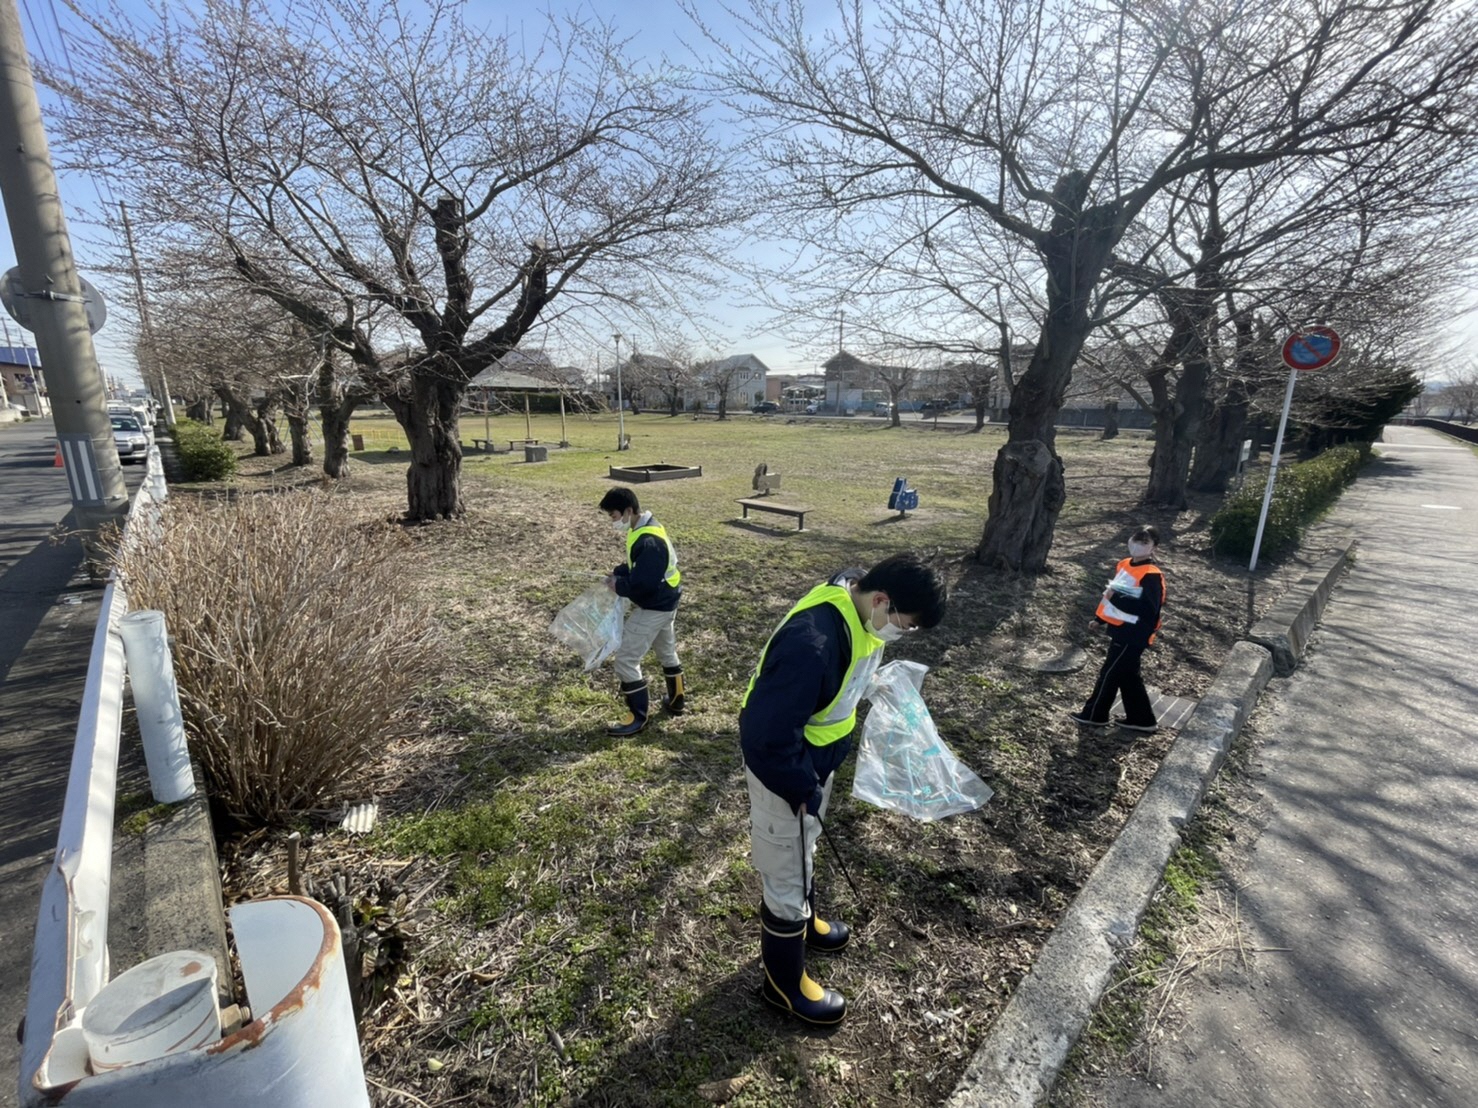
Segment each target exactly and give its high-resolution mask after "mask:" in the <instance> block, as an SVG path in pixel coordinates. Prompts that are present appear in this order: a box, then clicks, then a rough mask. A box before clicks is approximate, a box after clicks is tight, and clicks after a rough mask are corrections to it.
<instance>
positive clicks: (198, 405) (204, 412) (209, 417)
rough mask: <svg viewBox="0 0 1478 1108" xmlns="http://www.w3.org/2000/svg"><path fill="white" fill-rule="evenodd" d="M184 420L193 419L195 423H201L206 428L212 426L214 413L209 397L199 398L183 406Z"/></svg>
mask: <svg viewBox="0 0 1478 1108" xmlns="http://www.w3.org/2000/svg"><path fill="white" fill-rule="evenodd" d="M185 418H186V419H193V420H194V421H195V422H196V423H203V424H205V425H206V426H207V427H211V426H214V424H215V413H214V411H212V407H211V402H210V397H208V396H199V397H196V398H195V399H194V400H190V401H187V402H186V404H185Z"/></svg>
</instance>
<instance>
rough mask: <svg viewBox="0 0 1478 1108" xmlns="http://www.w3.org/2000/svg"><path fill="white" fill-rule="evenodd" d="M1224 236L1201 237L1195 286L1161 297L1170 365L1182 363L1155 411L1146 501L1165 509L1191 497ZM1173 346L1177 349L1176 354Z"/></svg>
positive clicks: (1185, 502) (1169, 292)
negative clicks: (1167, 322)
mask: <svg viewBox="0 0 1478 1108" xmlns="http://www.w3.org/2000/svg"><path fill="white" fill-rule="evenodd" d="M1219 251H1220V240H1219V238H1217V237H1216V236H1214V235H1211V234H1208V235H1207V236H1206V237H1205V239H1204V240H1203V242H1202V247H1201V257H1200V260H1199V261H1198V262H1197V265H1196V287H1195V288H1194V289H1189V290H1183V289H1166V290H1165V291H1164V292H1162V293H1161V295H1160V299H1161V301H1162V302H1163V303H1164V305H1165V309H1166V313H1167V314H1168V315H1169V317H1170V325H1171V340H1170V341H1171V344H1172V345H1171V346H1170V347H1167V349H1166V353H1167V354H1168V355H1170V357H1168V358H1167V359H1166V362H1165V364H1166V366H1167V367H1168V366H1169V365H1171V364H1173V362H1179V363H1180V378H1179V380H1178V381H1177V382H1176V385H1175V395H1174V397H1173V398H1170V399H1169V401H1168V403H1164V404H1163V405H1162V404H1158V403H1157V405H1156V406H1157V408H1160V407H1163V408H1164V409H1165V410H1164V411H1163V413H1162V412H1159V411H1157V412H1156V416H1155V451H1154V453H1153V454H1151V455H1150V479H1149V484H1148V485H1147V486H1146V487H1145V491H1144V503H1146V504H1154V505H1158V506H1160V507H1164V508H1177V509H1178V508H1184V507H1185V506H1186V505H1187V504H1188V503H1189V500H1190V497H1189V490H1188V488H1187V485H1188V482H1189V480H1190V472H1191V452H1192V451H1193V450H1194V449H1195V446H1196V440H1197V439H1198V438H1200V435H1201V420H1202V417H1203V416H1204V415H1205V412H1206V390H1207V388H1208V386H1209V384H1210V381H1211V372H1212V366H1211V346H1210V341H1211V328H1212V324H1213V317H1214V315H1215V311H1216V296H1215V292H1214V290H1215V288H1216V286H1217V285H1218V284H1219V281H1220V275H1219V273H1218V268H1217V267H1218V266H1219V264H1220V254H1219ZM1172 351H1173V353H1172Z"/></svg>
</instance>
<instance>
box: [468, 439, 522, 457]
mask: <svg viewBox="0 0 1478 1108" xmlns="http://www.w3.org/2000/svg"><path fill="white" fill-rule="evenodd" d="M472 449H474V450H480V451H482V452H483V453H484V454H507V453H508V451H507V450H499V449H498V447H497V444H496V443H495V442H494V441H493V440H492V439H473V440H472ZM509 449H512V448H511V447H510V448H509Z"/></svg>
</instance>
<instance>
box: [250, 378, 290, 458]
mask: <svg viewBox="0 0 1478 1108" xmlns="http://www.w3.org/2000/svg"><path fill="white" fill-rule="evenodd" d="M276 406H277V398H276V397H275V396H273V395H271V394H270V393H269V394H268V396H267V398H266V399H265V400H263V401H261V402H260V403H258V404H257V406H256V409H255V410H254V411H252V412H251V414H250V416H249V417H248V419H247V424H246V429H247V430H248V431H250V432H251V441H252V446H253V450H252V453H253V454H255V455H256V456H257V457H259V458H265V457H268V456H269V455H273V454H284V453H286V452H287V447H285V446H283V445H282V436H281V434H279V433H278V430H277V417H276V416H274V415H273V414H272V412H273V409H274V408H276Z"/></svg>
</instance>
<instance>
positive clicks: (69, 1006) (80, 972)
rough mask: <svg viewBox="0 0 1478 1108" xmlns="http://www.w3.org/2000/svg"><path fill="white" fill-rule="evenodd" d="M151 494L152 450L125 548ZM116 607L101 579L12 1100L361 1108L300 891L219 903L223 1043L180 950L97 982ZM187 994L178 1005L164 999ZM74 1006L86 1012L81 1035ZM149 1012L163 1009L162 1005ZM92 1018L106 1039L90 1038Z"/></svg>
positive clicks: (333, 982)
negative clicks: (224, 968)
mask: <svg viewBox="0 0 1478 1108" xmlns="http://www.w3.org/2000/svg"><path fill="white" fill-rule="evenodd" d="M166 495H167V493H166V489H165V484H164V474H163V468H162V465H161V462H160V457H159V450H158V448H157V447H155V448H151V449H150V451H149V461H148V470H147V473H146V477H145V480H144V485H143V487H142V488H141V489H140V490H139V492H138V494H137V495H136V496H135V498H134V501H133V504H132V506H131V507H130V509H129V514H128V520H127V524H126V526H125V531H124V538H123V541H124V542H126V543H137V542H147V541H149V540H150V539H151V538H152V537H154V533H156V528H157V524H158V518H159V512H160V510H161V504H162V502H163V500H164V498H165V496H166ZM127 610H128V599H127V597H126V596H125V594H124V591H123V587H122V584H121V583H120V582H119V581H118V580H117V579H116V578H110V579H109V582H108V585H107V589H106V591H105V592H104V594H103V602H102V612H101V614H100V615H99V617H98V624H97V631H96V633H95V634H94V635H93V642H92V658H91V662H90V664H89V666H88V671H87V683H86V687H85V690H84V692H83V697H82V708H81V714H80V717H79V719H78V723H77V742H76V745H75V747H74V748H73V751H72V766H71V770H70V774H69V776H68V779H67V791H66V799H65V801H64V803H63V807H62V818H61V830H60V832H59V833H58V835H57V847H56V857H55V860H54V861H53V863H52V866H51V870H50V872H49V873H48V874H47V876H46V882H45V884H44V886H43V887H42V892H41V911H40V914H39V916H38V918H37V921H36V943H35V947H34V948H33V951H32V955H31V984H30V993H29V995H28V997H27V1000H26V1021H25V1031H24V1035H23V1038H22V1046H21V1070H20V1087H19V1092H20V1103H21V1105H22V1106H23V1108H33V1106H40V1105H52V1104H64V1105H77V1106H82V1108H91V1106H102V1105H106V1106H107V1108H176V1106H178V1108H185V1106H191V1108H193V1106H195V1105H199V1104H202V1103H206V1104H210V1103H223V1104H224V1103H230V1104H233V1105H241V1106H256V1105H260V1106H261V1108H268V1106H271V1108H299V1106H301V1108H321V1106H327V1105H333V1106H334V1108H340V1106H343V1108H356V1106H359V1105H368V1104H369V1095H368V1092H367V1089H366V1086H365V1079H364V1069H363V1065H362V1062H361V1059H360V1054H359V1040H358V1036H357V1032H356V1030H355V1025H354V1015H353V1011H352V1008H351V1005H350V1001H349V983H348V977H347V975H346V974H345V971H344V955H343V949H342V946H341V945H340V938H339V929H338V925H337V924H336V923H335V922H334V920H333V917H332V916H331V915H330V914H329V913H328V911H327V910H326V909H324V908H323V906H322V905H320V904H318V903H316V902H314V901H311V900H306V899H303V898H299V897H273V898H269V899H265V900H260V901H252V902H249V903H244V904H239V905H237V906H236V907H234V908H232V909H231V912H230V919H231V926H232V931H233V933H234V937H235V942H236V953H237V957H238V960H239V961H240V965H241V972H242V977H243V979H244V982H245V985H246V992H247V1003H248V1006H249V1012H250V1014H251V1016H252V1017H253V1018H251V1019H250V1021H249V1022H246V1023H245V1024H244V1025H243V1026H241V1027H240V1028H239V1029H238V1030H235V1031H232V1032H231V1033H230V1034H228V1035H226V1036H225V1037H224V1038H223V1037H221V1033H220V1030H219V1013H218V1012H215V1011H214V1009H215V1003H216V1002H215V984H214V982H213V980H212V981H210V982H209V983H208V984H206V985H199V983H198V981H197V980H196V979H197V978H198V977H199V966H198V964H197V962H196V961H195V960H190V959H181V958H179V954H180V953H182V952H175V954H173V955H165V956H161V957H159V958H155V959H150V960H149V961H148V962H145V963H143V964H142V965H141V966H139V967H134V972H131V973H126V974H123V975H121V976H120V977H119V978H118V979H116V980H115V981H112V982H110V980H109V965H108V900H109V889H110V884H111V881H112V863H113V819H114V801H115V794H116V790H117V778H118V749H119V738H120V734H121V730H122V718H123V681H124V672H125V662H124V650H123V640H122V637H121V636H120V634H119V621H120V620H121V619H122V618H123V616H124V615H125V614H126V613H127ZM209 960H210V961H213V959H209ZM161 966H164V967H169V969H168V970H167V971H166V970H164V969H161ZM171 974H174V976H173V977H171ZM186 978H189V980H185V979H186ZM207 989H208V991H209V994H210V1000H209V1004H208V1009H209V1010H210V1011H209V1013H208V1015H207V1021H206V1022H207V1026H205V1029H204V1031H203V1032H202V1031H201V1028H200V1027H199V1026H196V1027H193V1028H185V1031H186V1032H188V1033H190V1035H191V1037H190V1038H189V1039H188V1041H189V1042H192V1043H196V1044H198V1045H194V1046H191V1047H188V1048H185V1049H173V1048H175V1047H177V1046H178V1043H179V1042H180V1041H181V1037H179V1036H174V1035H173V1034H172V1032H173V1029H174V1027H175V1026H182V1025H180V1024H179V1020H180V1019H181V1018H182V1013H185V1012H188V1011H196V1010H198V1008H199V1004H198V999H199V996H200V995H201V994H202V993H203V992H205V991H206V990H207ZM186 994H188V998H187V999H186V1000H184V1001H173V1002H172V998H174V997H175V996H177V995H178V996H186ZM89 1005H92V1006H93V1019H92V1020H91V1021H90V1026H89V1027H88V1028H87V1030H86V1031H84V1022H85V1019H84V1017H86V1016H87V1009H88V1006H89ZM161 1008H163V1009H167V1011H166V1012H165V1013H163V1014H161V1013H160V1009H161ZM211 1019H213V1020H214V1029H212V1027H211V1026H209V1023H210V1020H211ZM170 1021H173V1023H171V1022H170ZM99 1027H102V1028H103V1031H104V1033H105V1034H107V1035H108V1036H109V1040H108V1042H107V1043H104V1044H102V1045H100V1044H99V1041H98V1040H99ZM89 1035H91V1040H89ZM155 1044H162V1045H159V1046H156V1045H155ZM103 1057H106V1058H107V1059H108V1060H107V1061H106V1062H104V1061H101V1060H100V1059H101V1058H103ZM115 1058H122V1059H123V1060H122V1061H121V1062H115V1061H114V1059H115Z"/></svg>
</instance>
